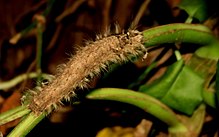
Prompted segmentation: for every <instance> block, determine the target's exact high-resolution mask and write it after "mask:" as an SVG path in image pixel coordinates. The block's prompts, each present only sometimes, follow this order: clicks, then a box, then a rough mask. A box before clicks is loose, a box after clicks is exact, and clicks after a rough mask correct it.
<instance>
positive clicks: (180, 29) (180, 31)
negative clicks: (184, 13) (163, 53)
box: [143, 23, 219, 60]
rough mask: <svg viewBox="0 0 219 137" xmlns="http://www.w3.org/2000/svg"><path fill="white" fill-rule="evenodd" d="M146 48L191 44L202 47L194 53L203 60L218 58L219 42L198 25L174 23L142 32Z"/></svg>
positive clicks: (205, 28)
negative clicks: (166, 44)
mask: <svg viewBox="0 0 219 137" xmlns="http://www.w3.org/2000/svg"><path fill="white" fill-rule="evenodd" d="M143 35H144V43H145V46H146V47H151V46H155V45H159V44H164V43H177V42H180V43H182V42H183V43H193V44H199V45H202V46H203V47H201V48H199V49H198V51H196V52H195V53H196V54H197V55H198V56H200V57H204V58H210V59H214V60H215V59H216V60H217V59H218V58H219V46H218V45H219V41H218V40H217V38H216V37H215V36H214V35H213V34H212V32H211V30H210V29H209V28H207V27H206V26H203V25H199V24H184V23H175V24H168V25H163V26H158V27H154V28H151V29H148V30H145V31H143Z"/></svg>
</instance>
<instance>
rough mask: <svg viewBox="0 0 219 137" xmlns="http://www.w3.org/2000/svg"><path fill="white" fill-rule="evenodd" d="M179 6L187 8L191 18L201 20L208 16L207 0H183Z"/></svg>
mask: <svg viewBox="0 0 219 137" xmlns="http://www.w3.org/2000/svg"><path fill="white" fill-rule="evenodd" d="M178 7H179V8H180V9H182V10H185V11H186V12H187V13H188V15H189V17H190V18H196V19H198V20H199V21H200V22H202V21H204V20H206V18H207V4H206V1H205V0H182V1H181V3H180V4H179V5H178Z"/></svg>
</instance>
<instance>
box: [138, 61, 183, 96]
mask: <svg viewBox="0 0 219 137" xmlns="http://www.w3.org/2000/svg"><path fill="white" fill-rule="evenodd" d="M183 64H184V61H183V60H179V61H177V62H175V63H173V64H172V65H170V66H169V67H168V68H167V70H166V72H165V73H164V75H163V76H161V77H160V78H159V79H157V80H156V81H154V82H153V83H152V84H149V85H142V86H140V88H139V91H140V92H144V93H146V94H148V95H151V96H153V97H155V98H157V99H161V98H162V97H163V96H164V95H165V94H166V93H167V91H168V90H169V88H170V87H171V85H172V84H173V82H174V81H175V79H176V78H177V76H178V74H179V73H180V71H181V70H182V68H183Z"/></svg>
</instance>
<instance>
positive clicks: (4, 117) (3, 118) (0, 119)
mask: <svg viewBox="0 0 219 137" xmlns="http://www.w3.org/2000/svg"><path fill="white" fill-rule="evenodd" d="M28 113H30V110H29V109H28V108H27V107H26V106H18V107H16V108H14V109H11V110H9V111H6V112H4V113H2V114H0V125H3V124H5V123H8V122H10V121H13V120H15V119H17V118H20V117H23V116H24V115H27V114H28Z"/></svg>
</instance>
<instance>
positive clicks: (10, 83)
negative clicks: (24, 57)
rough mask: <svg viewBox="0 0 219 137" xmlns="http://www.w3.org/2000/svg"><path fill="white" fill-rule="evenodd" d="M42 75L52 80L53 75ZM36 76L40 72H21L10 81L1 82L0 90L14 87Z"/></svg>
mask: <svg viewBox="0 0 219 137" xmlns="http://www.w3.org/2000/svg"><path fill="white" fill-rule="evenodd" d="M41 76H42V77H44V78H45V79H49V81H51V79H52V76H51V75H49V74H45V73H42V75H41ZM36 77H38V73H36V72H31V73H24V74H21V75H19V76H17V77H15V78H13V79H11V80H9V81H6V82H1V83H0V90H4V89H9V88H12V87H14V86H16V85H17V84H18V83H20V82H22V81H24V80H26V79H28V78H30V79H31V78H36Z"/></svg>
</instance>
